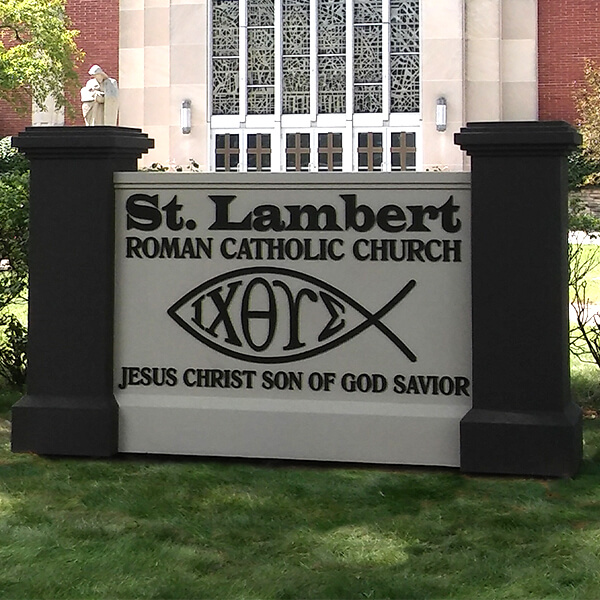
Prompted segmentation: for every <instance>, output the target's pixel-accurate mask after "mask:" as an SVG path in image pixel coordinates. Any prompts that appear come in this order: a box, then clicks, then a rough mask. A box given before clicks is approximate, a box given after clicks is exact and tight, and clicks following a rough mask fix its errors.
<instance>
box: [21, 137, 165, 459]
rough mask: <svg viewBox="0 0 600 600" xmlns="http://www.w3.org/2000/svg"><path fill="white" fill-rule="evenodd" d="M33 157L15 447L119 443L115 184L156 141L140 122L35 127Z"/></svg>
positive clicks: (101, 447)
mask: <svg viewBox="0 0 600 600" xmlns="http://www.w3.org/2000/svg"><path fill="white" fill-rule="evenodd" d="M13 143H14V145H15V146H17V147H18V148H19V149H20V150H21V151H22V152H24V153H25V154H26V155H27V157H28V158H29V159H30V161H31V194H30V211H31V212H30V239H29V265H30V276H29V342H28V350H27V356H28V374H27V395H26V396H25V397H23V398H22V399H21V400H19V402H17V404H16V405H15V406H14V407H13V409H12V449H13V451H15V452H35V453H38V454H57V455H79V456H110V455H112V454H115V453H116V452H117V444H118V407H117V404H116V401H115V398H114V396H113V375H112V373H113V316H114V308H113V292H114V235H115V234H114V188H113V174H114V173H115V172H116V171H135V170H137V159H138V158H139V157H140V156H141V155H142V153H144V152H147V151H148V149H149V148H151V147H153V145H154V143H153V141H152V140H150V139H148V137H147V136H146V135H145V134H143V133H142V132H141V131H140V130H138V129H130V128H125V127H47V128H46V127H35V128H34V127H29V128H27V130H26V131H24V132H23V133H21V134H20V135H19V136H18V137H17V138H15V140H14V142H13Z"/></svg>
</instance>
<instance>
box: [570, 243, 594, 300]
mask: <svg viewBox="0 0 600 600" xmlns="http://www.w3.org/2000/svg"><path fill="white" fill-rule="evenodd" d="M581 248H582V257H581V260H582V262H583V263H588V262H589V264H590V265H591V269H590V270H589V272H588V273H587V275H586V278H585V279H586V282H587V287H586V295H587V298H588V300H589V301H590V303H591V304H600V245H597V244H582V245H581ZM569 294H570V298H572V297H573V293H572V290H569Z"/></svg>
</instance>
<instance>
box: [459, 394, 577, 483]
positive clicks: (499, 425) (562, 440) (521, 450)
mask: <svg viewBox="0 0 600 600" xmlns="http://www.w3.org/2000/svg"><path fill="white" fill-rule="evenodd" d="M582 453H583V444H582V420H581V409H580V408H579V407H578V406H577V405H576V404H574V403H569V404H568V405H567V406H566V407H565V409H564V411H563V412H545V413H542V412H539V413H537V412H527V413H519V412H502V411H494V410H485V409H472V410H471V411H469V412H468V413H467V414H466V415H465V416H464V418H463V419H462V421H461V423H460V469H461V471H463V472H467V473H490V474H492V473H494V474H506V475H528V476H536V477H571V476H573V475H575V473H576V472H577V470H578V468H579V464H580V462H581V458H582Z"/></svg>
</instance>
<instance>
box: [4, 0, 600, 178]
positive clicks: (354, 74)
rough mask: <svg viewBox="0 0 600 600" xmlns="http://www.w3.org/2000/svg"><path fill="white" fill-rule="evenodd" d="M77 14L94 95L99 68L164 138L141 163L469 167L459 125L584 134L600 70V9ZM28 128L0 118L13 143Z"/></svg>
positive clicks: (337, 4)
mask: <svg viewBox="0 0 600 600" xmlns="http://www.w3.org/2000/svg"><path fill="white" fill-rule="evenodd" d="M67 12H68V13H69V16H70V18H71V20H72V22H73V26H74V27H75V28H76V29H79V30H80V31H81V34H80V37H79V42H78V43H79V45H80V47H81V48H82V49H83V50H84V51H85V52H86V59H85V62H84V63H83V65H82V68H81V73H82V77H81V80H82V85H83V83H84V82H85V80H86V79H87V78H88V76H87V70H88V68H89V67H90V66H91V65H92V64H99V65H101V66H102V67H103V68H104V70H105V71H106V72H107V73H108V74H109V75H110V76H111V77H115V78H116V79H118V82H119V87H120V124H121V125H123V126H128V127H138V128H141V129H143V130H144V131H145V132H146V133H148V134H149V135H150V136H151V137H152V138H154V139H155V142H156V147H155V149H153V150H152V151H150V153H149V154H148V155H147V156H146V157H145V158H144V163H145V164H146V165H150V164H152V163H160V164H162V165H164V166H170V167H175V166H178V165H179V166H183V167H184V168H185V167H186V166H187V165H189V164H191V163H190V161H193V162H194V163H195V164H197V165H198V168H199V169H200V170H203V171H241V172H252V171H271V172H285V171H309V172H314V171H415V170H417V171H421V170H451V171H460V170H465V169H468V168H469V165H468V159H467V158H466V157H465V156H464V154H463V152H462V151H461V150H460V149H459V148H458V147H457V146H456V145H455V144H454V142H453V136H454V133H455V132H457V131H458V130H459V129H460V127H462V126H463V125H465V123H467V122H470V121H510V120H536V119H544V120H548V119H564V120H567V121H570V122H572V123H573V124H575V125H576V119H577V112H576V109H575V105H574V101H573V92H574V90H575V89H576V88H577V87H578V86H580V85H581V80H582V74H583V63H584V59H585V58H591V59H593V60H596V61H598V62H600V42H599V41H598V40H600V7H599V3H598V2H597V0H97V1H95V2H90V1H89V0H67ZM33 121H34V123H35V124H39V125H53V124H62V123H64V122H65V120H64V118H63V117H62V116H61V115H58V116H57V115H53V114H52V113H37V114H35V115H34V119H33ZM66 123H67V124H82V123H83V121H82V120H81V117H79V118H75V119H73V118H68V117H67V119H66ZM27 124H28V123H27V122H25V121H24V120H18V119H17V118H15V117H13V116H12V112H11V111H9V110H6V109H3V108H1V107H0V134H1V135H7V134H14V133H17V132H18V131H19V130H20V129H22V128H23V127H24V126H25V125H27Z"/></svg>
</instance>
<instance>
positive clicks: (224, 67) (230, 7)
mask: <svg viewBox="0 0 600 600" xmlns="http://www.w3.org/2000/svg"><path fill="white" fill-rule="evenodd" d="M212 8H213V12H212V21H213V29H214V30H215V31H217V32H218V34H217V35H213V38H212V111H213V114H215V115H232V114H237V113H238V112H239V110H240V83H239V65H240V61H239V51H240V50H239V18H240V9H239V2H238V0H214V2H213V7H212Z"/></svg>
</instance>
